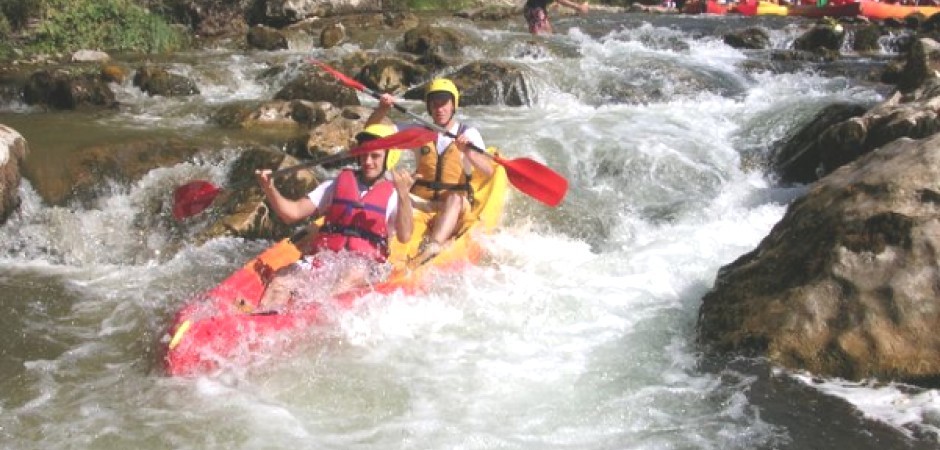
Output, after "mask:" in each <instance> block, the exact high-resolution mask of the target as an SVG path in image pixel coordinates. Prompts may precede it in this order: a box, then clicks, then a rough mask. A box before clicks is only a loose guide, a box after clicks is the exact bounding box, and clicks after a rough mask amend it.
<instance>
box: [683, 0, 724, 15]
mask: <svg viewBox="0 0 940 450" xmlns="http://www.w3.org/2000/svg"><path fill="white" fill-rule="evenodd" d="M682 13H683V14H714V15H719V16H720V15H725V14H727V13H728V5H727V4H720V3H718V2H717V1H715V0H705V1H701V0H696V1H692V2H688V3H686V4H685V6H684V7H682Z"/></svg>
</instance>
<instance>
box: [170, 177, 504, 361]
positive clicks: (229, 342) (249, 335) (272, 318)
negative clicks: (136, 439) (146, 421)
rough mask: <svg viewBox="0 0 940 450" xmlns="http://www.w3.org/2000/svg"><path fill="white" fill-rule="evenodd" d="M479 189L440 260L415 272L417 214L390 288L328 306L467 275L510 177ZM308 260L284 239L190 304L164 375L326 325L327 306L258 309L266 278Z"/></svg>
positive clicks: (174, 332) (175, 325) (346, 296)
mask: <svg viewBox="0 0 940 450" xmlns="http://www.w3.org/2000/svg"><path fill="white" fill-rule="evenodd" d="M472 184H473V185H474V198H475V203H474V206H473V213H474V215H475V216H476V218H477V220H476V221H475V222H473V223H471V224H468V226H466V227H465V230H462V233H460V234H459V235H458V236H457V237H456V238H455V239H453V240H452V241H451V242H450V243H448V244H447V245H446V246H445V247H444V249H443V250H442V251H441V253H440V254H438V255H437V256H436V257H434V258H433V259H431V260H430V261H427V262H426V263H424V264H422V265H418V266H417V267H415V263H414V261H412V258H413V257H414V255H415V254H417V252H418V247H419V245H420V241H421V238H422V236H423V235H424V234H425V231H426V230H427V225H428V215H427V214H425V213H422V212H418V211H416V213H415V230H414V237H413V238H412V240H411V241H410V242H408V243H406V244H402V243H399V242H398V241H397V240H394V239H393V240H392V241H393V242H392V243H391V246H390V250H391V255H390V256H389V262H390V263H391V264H392V271H391V274H390V275H389V277H388V278H387V279H386V281H384V282H382V283H380V284H377V285H375V286H372V287H370V288H361V289H358V290H354V291H351V292H346V293H343V294H340V295H337V296H335V297H333V298H331V299H329V300H328V302H329V303H330V307H331V308H335V307H341V308H349V307H351V306H352V305H353V304H354V303H355V302H356V301H357V300H358V299H360V298H361V297H362V296H364V295H367V294H371V293H376V292H377V293H385V294H387V293H392V292H395V291H403V292H405V293H409V294H413V293H419V292H422V291H423V290H425V289H427V288H428V287H429V284H430V281H431V280H430V278H431V277H430V276H429V275H430V274H431V273H433V272H440V271H450V272H453V271H460V270H462V269H463V268H466V267H468V265H471V264H477V263H479V261H480V259H481V257H482V255H483V249H482V247H481V246H480V243H479V242H478V239H477V237H478V236H480V235H481V234H483V233H491V232H492V231H493V230H495V228H496V227H497V225H498V224H499V221H500V218H501V217H502V213H503V204H504V201H505V197H506V194H507V186H508V183H507V176H506V171H505V170H504V169H503V168H502V167H501V166H497V167H496V168H495V171H494V174H493V176H492V177H490V179H489V180H487V181H486V182H485V183H480V182H479V181H477V182H475V183H472ZM297 240H298V241H300V239H297ZM301 256H302V255H301V251H300V250H299V249H298V246H297V243H296V242H294V241H293V240H291V239H284V240H281V241H279V242H277V243H276V244H274V245H273V246H271V247H270V248H268V249H267V250H265V251H264V252H262V253H261V254H260V255H258V256H257V257H255V258H254V259H252V260H251V261H249V262H248V263H247V264H245V265H244V266H243V267H242V268H241V269H239V270H237V271H235V273H233V274H232V275H230V276H229V277H228V278H226V279H225V280H224V281H222V283H220V284H219V285H218V286H216V287H214V288H212V289H210V290H209V291H207V292H205V293H203V294H201V295H198V296H196V297H195V299H193V300H192V301H190V302H189V303H187V304H186V305H184V306H183V308H182V309H181V310H180V311H179V312H178V313H177V314H176V315H175V317H174V318H173V320H172V322H171V324H170V326H169V328H168V330H167V338H166V339H165V342H163V343H162V352H161V354H162V355H163V367H164V369H165V372H166V373H167V374H168V375H171V376H190V375H198V374H202V373H208V372H211V371H213V370H215V369H217V368H218V367H219V363H220V362H223V361H226V360H230V359H231V358H233V357H234V356H236V355H240V354H245V353H246V352H247V353H248V354H249V359H250V353H252V352H258V351H265V350H268V349H270V348H271V345H272V343H273V342H276V341H277V340H278V338H279V337H280V336H281V335H282V333H285V332H289V331H291V330H304V329H307V328H309V327H311V326H314V325H317V324H320V323H323V322H324V319H325V317H324V316H323V305H324V303H323V302H309V303H304V302H303V301H300V302H298V303H297V304H295V305H293V306H291V307H288V308H285V309H284V310H283V311H258V310H257V308H258V304H259V302H260V300H261V297H262V294H263V293H264V287H265V283H264V280H265V279H266V277H268V276H269V275H270V274H271V273H273V272H274V271H277V270H278V269H280V268H283V267H285V266H288V265H290V264H292V263H294V262H296V261H298V260H299V259H300V257H301ZM409 263H410V265H411V266H412V267H409Z"/></svg>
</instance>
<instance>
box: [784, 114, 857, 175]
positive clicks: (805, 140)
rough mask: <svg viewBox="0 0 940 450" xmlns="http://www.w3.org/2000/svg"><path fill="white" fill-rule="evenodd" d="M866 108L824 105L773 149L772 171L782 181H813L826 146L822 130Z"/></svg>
mask: <svg viewBox="0 0 940 450" xmlns="http://www.w3.org/2000/svg"><path fill="white" fill-rule="evenodd" d="M867 109H868V108H866V107H865V106H862V105H855V104H848V103H837V104H832V105H829V106H827V107H825V108H823V109H822V110H821V111H820V112H818V113H817V114H816V115H815V116H813V118H812V119H810V121H809V122H808V123H807V124H806V125H805V126H803V127H802V128H800V129H799V130H798V131H796V132H795V133H794V134H793V135H792V136H788V137H786V138H784V139H783V144H782V145H781V146H780V148H778V149H774V150H773V151H772V153H773V157H772V161H771V170H772V171H773V172H774V173H776V174H777V176H778V177H780V179H781V181H783V182H784V183H811V182H813V181H816V180H817V179H818V178H819V173H818V172H819V170H820V167H821V165H822V160H821V158H822V156H821V155H822V152H823V150H822V149H823V148H825V144H823V143H821V142H820V140H821V136H822V135H823V133H824V132H825V131H826V130H827V129H829V128H830V127H832V126H833V125H836V124H839V123H842V122H845V121H847V120H848V119H850V118H853V117H859V116H861V115H863V114H865V112H866V111H867ZM840 148H841V146H840Z"/></svg>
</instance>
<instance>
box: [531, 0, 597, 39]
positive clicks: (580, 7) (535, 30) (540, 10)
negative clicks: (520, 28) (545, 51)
mask: <svg viewBox="0 0 940 450" xmlns="http://www.w3.org/2000/svg"><path fill="white" fill-rule="evenodd" d="M552 1H553V0H528V1H526V2H525V6H524V7H523V8H522V15H523V17H525V21H526V23H527V24H528V25H529V33H532V34H552V23H551V22H550V21H549V20H548V5H550V4H551V3H552ZM557 1H558V4H559V5H563V6H567V7H569V8H571V9H573V10H575V11H577V12H578V13H579V14H586V13H587V12H588V3H587V2H584V3H581V4H578V3H577V2H573V1H571V0H557Z"/></svg>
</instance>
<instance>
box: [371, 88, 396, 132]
mask: <svg viewBox="0 0 940 450" xmlns="http://www.w3.org/2000/svg"><path fill="white" fill-rule="evenodd" d="M393 106H395V96H394V95H392V94H382V95H381V96H379V106H377V107H376V108H375V109H374V110H372V114H370V115H369V118H368V119H366V125H365V126H369V125H375V124H377V123H382V120H383V119H385V116H387V115H388V111H389V110H390V109H392V107H393Z"/></svg>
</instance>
